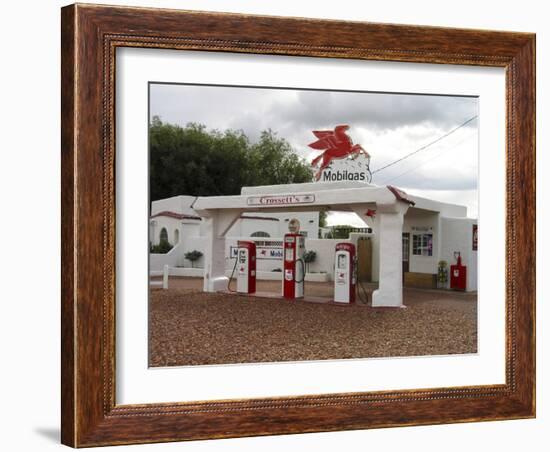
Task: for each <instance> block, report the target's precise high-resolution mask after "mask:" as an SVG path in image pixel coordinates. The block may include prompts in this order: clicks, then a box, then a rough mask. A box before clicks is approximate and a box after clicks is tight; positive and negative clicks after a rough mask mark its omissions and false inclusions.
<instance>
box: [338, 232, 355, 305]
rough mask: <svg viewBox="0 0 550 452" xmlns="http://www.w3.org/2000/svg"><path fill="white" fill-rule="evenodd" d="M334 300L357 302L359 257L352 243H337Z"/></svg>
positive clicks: (349, 302)
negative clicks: (356, 289)
mask: <svg viewBox="0 0 550 452" xmlns="http://www.w3.org/2000/svg"><path fill="white" fill-rule="evenodd" d="M334 257H335V258H334V302H335V303H348V304H351V303H355V285H356V283H357V258H356V256H355V245H353V244H352V243H338V244H336V250H335V256H334Z"/></svg>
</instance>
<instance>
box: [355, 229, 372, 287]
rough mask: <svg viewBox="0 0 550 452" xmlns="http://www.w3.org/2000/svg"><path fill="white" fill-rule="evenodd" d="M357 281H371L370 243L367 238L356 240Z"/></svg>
mask: <svg viewBox="0 0 550 452" xmlns="http://www.w3.org/2000/svg"><path fill="white" fill-rule="evenodd" d="M357 279H358V280H359V281H365V282H371V281H372V241H371V240H370V238H369V237H359V239H358V240H357Z"/></svg>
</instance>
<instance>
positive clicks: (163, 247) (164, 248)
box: [150, 240, 174, 254]
mask: <svg viewBox="0 0 550 452" xmlns="http://www.w3.org/2000/svg"><path fill="white" fill-rule="evenodd" d="M172 248H174V247H173V246H172V245H171V244H170V242H168V240H161V241H160V242H159V243H158V244H157V245H151V247H150V252H151V253H153V254H166V253H167V252H168V251H170V250H171V249H172Z"/></svg>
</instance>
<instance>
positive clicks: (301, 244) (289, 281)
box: [283, 233, 306, 300]
mask: <svg viewBox="0 0 550 452" xmlns="http://www.w3.org/2000/svg"><path fill="white" fill-rule="evenodd" d="M305 249H306V246H305V237H304V236H303V235H301V234H298V233H289V234H285V237H284V263H283V297H284V298H286V299H290V300H294V299H296V298H303V296H304V279H305V263H304V252H305Z"/></svg>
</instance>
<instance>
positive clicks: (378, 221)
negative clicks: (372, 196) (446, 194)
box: [350, 195, 409, 307]
mask: <svg viewBox="0 0 550 452" xmlns="http://www.w3.org/2000/svg"><path fill="white" fill-rule="evenodd" d="M383 201H384V202H379V203H377V204H376V207H375V206H374V205H373V204H368V205H366V204H356V205H351V206H350V207H351V208H352V209H353V211H354V212H355V213H356V214H357V215H358V216H359V217H360V218H361V219H362V220H363V221H365V222H366V223H367V224H368V225H369V226H371V225H372V226H371V227H372V228H373V235H372V280H373V281H378V289H377V290H375V291H374V292H373V293H372V306H378V307H380V306H388V307H402V306H403V256H402V252H403V250H402V234H403V217H404V215H405V212H406V211H407V210H408V208H409V204H408V203H407V202H403V201H400V200H397V199H395V197H394V196H393V195H392V197H391V199H388V200H387V202H385V201H386V200H383ZM367 210H376V213H375V217H374V219H373V218H372V217H367V216H366V211H367Z"/></svg>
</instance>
